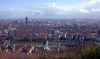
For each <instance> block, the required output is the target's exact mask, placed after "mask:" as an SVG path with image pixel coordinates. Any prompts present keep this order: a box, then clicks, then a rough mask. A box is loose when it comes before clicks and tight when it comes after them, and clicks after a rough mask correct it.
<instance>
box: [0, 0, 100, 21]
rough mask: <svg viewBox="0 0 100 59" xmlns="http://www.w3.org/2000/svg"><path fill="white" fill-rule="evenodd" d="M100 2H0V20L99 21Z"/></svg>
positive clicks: (32, 0) (44, 0)
mask: <svg viewBox="0 0 100 59" xmlns="http://www.w3.org/2000/svg"><path fill="white" fill-rule="evenodd" d="M99 15H100V0H0V19H21V18H24V17H26V16H27V17H29V18H54V19H55V18H63V19H100V17H99Z"/></svg>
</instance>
